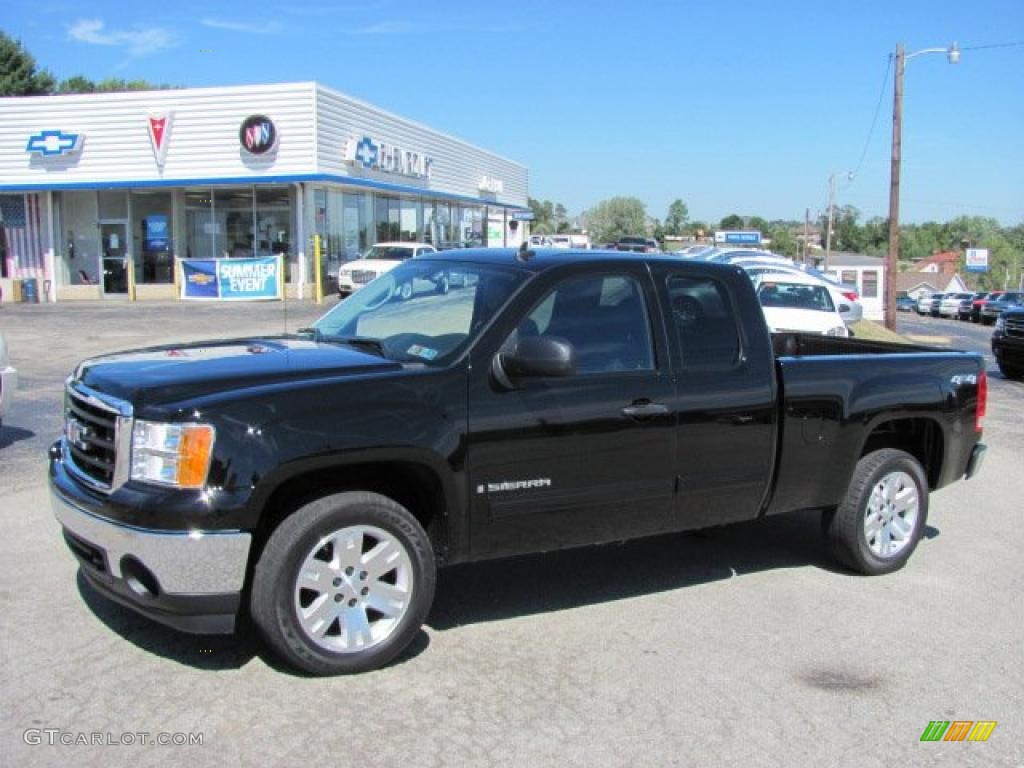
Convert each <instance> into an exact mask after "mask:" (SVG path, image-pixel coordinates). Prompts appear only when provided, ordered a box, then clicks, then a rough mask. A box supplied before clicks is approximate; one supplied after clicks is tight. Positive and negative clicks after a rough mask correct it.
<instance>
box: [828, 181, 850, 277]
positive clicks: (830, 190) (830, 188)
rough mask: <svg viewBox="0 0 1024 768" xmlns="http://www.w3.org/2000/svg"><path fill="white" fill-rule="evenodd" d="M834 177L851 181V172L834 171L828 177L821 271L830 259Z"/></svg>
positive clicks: (834, 199)
mask: <svg viewBox="0 0 1024 768" xmlns="http://www.w3.org/2000/svg"><path fill="white" fill-rule="evenodd" d="M836 176H845V177H846V180H847V181H853V171H834V172H833V173H832V174H830V175H829V177H828V227H827V228H826V233H825V264H824V265H823V266H822V269H823V270H824V271H825V272H827V271H828V260H829V259H830V258H831V257H832V219H833V216H834V214H835V210H836Z"/></svg>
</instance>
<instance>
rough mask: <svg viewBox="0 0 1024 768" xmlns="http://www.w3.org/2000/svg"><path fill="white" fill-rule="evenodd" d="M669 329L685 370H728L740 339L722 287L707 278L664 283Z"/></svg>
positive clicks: (737, 351)
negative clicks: (666, 295)
mask: <svg viewBox="0 0 1024 768" xmlns="http://www.w3.org/2000/svg"><path fill="white" fill-rule="evenodd" d="M668 295H669V305H670V307H671V313H672V327H673V330H674V332H675V335H676V339H677V341H678V343H679V347H680V350H681V351H682V356H683V364H684V365H686V367H688V368H690V367H698V368H704V367H713V368H731V367H732V366H733V365H735V364H736V362H737V360H739V356H740V337H739V332H738V330H737V328H736V318H735V315H734V313H733V310H732V303H731V302H730V300H729V293H728V291H726V289H725V286H723V285H722V284H721V283H719V282H718V281H717V280H714V279H711V278H707V277H680V276H672V277H669V279H668Z"/></svg>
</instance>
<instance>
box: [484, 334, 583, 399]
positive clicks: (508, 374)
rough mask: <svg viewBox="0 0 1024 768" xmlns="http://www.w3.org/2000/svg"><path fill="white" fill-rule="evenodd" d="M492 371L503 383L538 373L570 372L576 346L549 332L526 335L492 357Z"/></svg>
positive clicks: (557, 374) (560, 374) (544, 374)
mask: <svg viewBox="0 0 1024 768" xmlns="http://www.w3.org/2000/svg"><path fill="white" fill-rule="evenodd" d="M494 363H495V364H494V373H495V377H496V378H497V379H498V381H499V382H500V383H501V384H502V385H504V386H507V387H510V388H511V386H512V379H519V378H531V377H542V376H572V375H573V374H575V373H576V350H574V349H573V346H572V344H570V343H569V342H568V341H566V340H565V339H559V338H555V337H553V336H528V337H526V338H525V339H520V340H519V341H518V342H516V345H515V346H514V347H513V348H512V350H511V351H509V352H501V353H499V354H497V355H496V356H495V358H494Z"/></svg>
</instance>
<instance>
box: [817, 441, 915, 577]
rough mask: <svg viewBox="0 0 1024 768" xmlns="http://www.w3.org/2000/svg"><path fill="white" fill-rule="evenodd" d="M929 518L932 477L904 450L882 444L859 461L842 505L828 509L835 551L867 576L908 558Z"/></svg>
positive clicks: (826, 521) (827, 524)
mask: <svg viewBox="0 0 1024 768" xmlns="http://www.w3.org/2000/svg"><path fill="white" fill-rule="evenodd" d="M927 519H928V481H927V479H926V477H925V474H924V470H923V469H922V468H921V464H920V463H919V462H918V460H917V459H915V458H914V457H913V456H911V455H910V454H909V453H906V452H905V451H899V450H896V449H893V448H883V449H881V450H878V451H874V452H872V453H869V454H867V455H866V456H864V457H862V458H861V460H860V461H858V462H857V467H856V469H855V470H854V473H853V479H852V480H851V481H850V487H849V489H848V490H847V492H846V498H845V499H843V502H842V504H840V505H839V507H838V509H835V510H832V511H830V512H827V513H825V517H824V519H823V523H824V528H825V536H826V539H827V541H828V544H829V548H830V549H831V550H832V553H833V554H834V555H835V556H836V557H837V558H838V559H840V560H842V561H843V562H844V563H846V564H847V565H849V566H850V567H851V568H853V569H854V570H856V571H859V572H861V573H864V574H867V575H869V576H874V575H879V574H883V573H891V572H893V571H896V570H899V569H900V568H902V567H903V566H904V565H905V564H906V562H907V560H909V559H910V556H911V554H913V552H914V548H915V547H917V543H918V541H920V539H921V534H922V533H923V532H924V527H925V523H926V521H927Z"/></svg>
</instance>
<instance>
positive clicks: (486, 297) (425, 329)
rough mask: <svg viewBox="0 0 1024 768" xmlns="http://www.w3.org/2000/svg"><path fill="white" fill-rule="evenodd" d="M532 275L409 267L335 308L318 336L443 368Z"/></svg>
mask: <svg viewBox="0 0 1024 768" xmlns="http://www.w3.org/2000/svg"><path fill="white" fill-rule="evenodd" d="M527 274H528V273H527V272H524V271H522V270H517V269H514V268H509V267H499V266H494V265H488V264H467V263H463V262H447V261H434V260H433V259H430V260H427V259H424V260H420V259H410V260H409V261H405V262H403V263H402V264H401V265H399V266H398V267H395V269H393V270H391V271H390V272H386V273H385V274H383V275H381V276H380V277H378V278H377V279H376V280H374V281H373V282H371V283H370V284H368V285H367V286H366V287H365V288H363V289H361V290H359V291H357V292H356V293H355V294H353V295H352V296H351V297H349V298H348V299H345V300H344V301H343V302H342V303H341V304H339V305H337V306H336V307H334V309H332V310H331V311H330V312H328V313H327V314H326V315H324V316H323V317H321V318H320V319H319V320H317V321H316V322H315V323H314V324H313V326H312V332H313V333H314V335H315V336H316V338H318V339H322V340H324V341H336V342H341V343H352V344H357V345H361V346H363V347H367V348H375V349H377V350H379V351H380V352H381V353H383V354H384V355H385V356H387V357H391V358H393V359H396V360H409V361H412V360H415V361H419V362H422V363H427V364H429V365H444V364H447V362H448V361H449V360H451V359H452V358H453V357H455V355H457V354H458V353H459V352H461V351H462V350H463V349H464V348H465V347H466V345H467V344H469V343H470V342H471V341H472V340H473V339H474V338H475V337H476V335H477V334H478V333H479V332H480V330H481V329H482V328H483V327H484V325H486V324H487V322H488V321H489V320H490V319H491V318H492V317H493V316H494V314H495V312H497V311H498V309H500V308H501V307H502V306H503V305H504V304H505V302H506V301H507V300H508V298H509V297H510V296H511V295H512V293H513V292H514V291H515V290H516V289H517V288H518V287H519V286H520V285H521V284H522V283H523V281H524V280H525V279H526V277H527Z"/></svg>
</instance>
